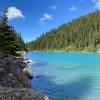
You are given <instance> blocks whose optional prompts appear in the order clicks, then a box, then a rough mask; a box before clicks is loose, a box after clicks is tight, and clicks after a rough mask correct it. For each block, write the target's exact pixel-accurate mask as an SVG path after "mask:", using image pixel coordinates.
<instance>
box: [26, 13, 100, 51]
mask: <svg viewBox="0 0 100 100" xmlns="http://www.w3.org/2000/svg"><path fill="white" fill-rule="evenodd" d="M27 47H28V48H29V50H31V51H56V50H58V51H97V50H98V49H99V47H100V11H95V12H93V13H89V14H87V15H85V16H81V17H79V18H77V19H74V20H72V21H71V22H68V23H64V24H63V25H61V26H60V27H58V28H56V29H52V30H51V31H49V32H46V33H45V34H42V35H41V36H40V37H39V38H37V39H36V40H35V41H31V42H29V43H27Z"/></svg>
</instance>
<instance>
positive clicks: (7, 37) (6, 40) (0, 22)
mask: <svg viewBox="0 0 100 100" xmlns="http://www.w3.org/2000/svg"><path fill="white" fill-rule="evenodd" d="M6 13H7V10H6V9H5V10H4V11H3V14H2V16H1V19H0V52H2V53H7V54H11V55H17V53H16V52H17V51H22V50H26V46H25V43H24V41H23V39H22V37H21V36H20V35H19V34H18V33H17V32H16V31H15V29H14V28H13V27H12V26H9V25H8V24H7V21H8V19H7V14H6Z"/></svg>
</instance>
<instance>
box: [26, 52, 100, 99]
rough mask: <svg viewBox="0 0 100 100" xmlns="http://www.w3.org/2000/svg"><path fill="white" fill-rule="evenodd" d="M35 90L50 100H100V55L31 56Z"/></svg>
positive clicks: (36, 53)
mask: <svg viewBox="0 0 100 100" xmlns="http://www.w3.org/2000/svg"><path fill="white" fill-rule="evenodd" d="M27 57H28V58H29V59H32V60H33V61H35V62H36V63H35V64H33V65H32V68H31V70H32V74H33V76H34V78H33V80H32V88H33V89H34V90H40V91H42V92H43V93H45V94H46V95H47V96H48V97H49V99H50V100H100V54H98V53H52V52H51V53H47V52H29V53H28V54H27Z"/></svg>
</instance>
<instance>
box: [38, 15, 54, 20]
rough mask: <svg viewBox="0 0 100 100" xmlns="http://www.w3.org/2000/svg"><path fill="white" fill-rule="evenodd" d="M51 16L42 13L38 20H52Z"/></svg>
mask: <svg viewBox="0 0 100 100" xmlns="http://www.w3.org/2000/svg"><path fill="white" fill-rule="evenodd" d="M52 19H53V18H52V17H51V15H49V14H48V13H44V14H43V17H42V18H40V21H48V20H52Z"/></svg>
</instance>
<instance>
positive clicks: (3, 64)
mask: <svg viewBox="0 0 100 100" xmlns="http://www.w3.org/2000/svg"><path fill="white" fill-rule="evenodd" d="M25 67H26V64H25V63H23V62H22V60H19V59H17V58H15V57H13V56H11V55H7V54H1V53H0V100H48V98H47V97H46V96H44V95H43V94H42V93H39V92H33V91H32V89H30V88H31V80H30V79H29V78H28V77H27V76H26V75H25V73H24V72H23V68H25Z"/></svg>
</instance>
